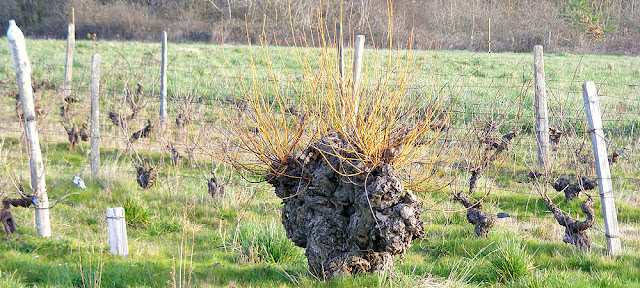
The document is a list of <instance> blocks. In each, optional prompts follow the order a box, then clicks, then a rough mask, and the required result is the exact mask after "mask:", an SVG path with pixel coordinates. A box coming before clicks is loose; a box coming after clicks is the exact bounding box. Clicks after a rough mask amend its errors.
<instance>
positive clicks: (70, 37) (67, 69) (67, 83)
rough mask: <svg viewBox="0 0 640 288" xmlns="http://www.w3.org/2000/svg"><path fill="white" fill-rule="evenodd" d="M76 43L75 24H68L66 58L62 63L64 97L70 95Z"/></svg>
mask: <svg viewBox="0 0 640 288" xmlns="http://www.w3.org/2000/svg"><path fill="white" fill-rule="evenodd" d="M75 45H76V28H75V25H73V24H69V27H68V29H67V60H66V61H65V65H64V82H63V83H62V93H63V95H64V97H65V98H66V97H69V95H71V76H72V70H73V49H74V48H75Z"/></svg>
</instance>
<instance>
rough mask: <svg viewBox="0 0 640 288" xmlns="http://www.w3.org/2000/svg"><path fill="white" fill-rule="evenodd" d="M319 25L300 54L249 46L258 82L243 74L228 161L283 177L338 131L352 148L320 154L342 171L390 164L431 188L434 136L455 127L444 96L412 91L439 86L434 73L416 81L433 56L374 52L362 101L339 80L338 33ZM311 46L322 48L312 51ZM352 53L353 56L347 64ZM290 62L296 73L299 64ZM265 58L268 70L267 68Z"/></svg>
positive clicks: (230, 125)
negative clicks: (291, 162)
mask: <svg viewBox="0 0 640 288" xmlns="http://www.w3.org/2000/svg"><path fill="white" fill-rule="evenodd" d="M319 15H321V13H319ZM318 18H319V23H320V25H317V28H316V29H315V30H314V34H312V35H316V36H315V37H311V39H307V38H306V37H302V39H301V40H300V41H297V42H296V43H298V44H299V45H300V46H301V47H298V46H294V47H287V48H284V47H280V46H278V45H275V46H268V45H266V44H264V43H262V45H261V46H260V47H259V48H258V49H256V48H254V47H251V46H250V57H251V69H250V72H248V73H249V74H250V77H247V78H248V79H246V80H245V78H243V77H240V79H241V80H240V81H239V86H240V88H241V89H240V92H239V93H238V95H236V98H237V102H242V103H245V104H243V105H242V107H243V108H242V109H244V110H243V111H240V113H228V115H232V116H228V117H227V118H226V119H225V128H226V129H228V131H227V135H228V140H230V142H231V143H232V144H234V145H233V146H235V148H236V149H231V150H229V151H227V153H231V152H230V151H235V152H234V154H233V155H231V154H229V155H226V156H225V160H226V161H228V162H231V163H233V164H234V165H235V166H236V167H239V168H242V169H245V170H249V171H251V172H255V173H257V174H259V175H266V174H272V175H276V176H281V175H284V173H285V172H284V171H285V170H286V167H283V166H282V165H284V163H286V162H287V159H294V161H298V160H295V159H296V157H297V156H299V154H300V152H301V151H303V150H305V149H307V148H308V147H310V146H311V145H329V144H319V143H320V140H321V139H322V138H323V137H325V136H327V135H329V134H333V135H339V137H341V138H342V139H345V140H347V142H348V143H349V145H348V147H329V148H331V149H322V150H323V151H324V152H322V153H320V155H319V156H318V157H325V156H327V155H328V154H331V155H332V156H336V157H339V158H340V159H343V160H344V165H350V166H352V167H356V166H357V167H358V168H357V171H358V172H357V173H368V172H369V171H372V170H373V168H375V167H377V166H378V165H380V164H382V163H387V164H390V165H392V166H393V168H394V169H396V171H398V173H399V174H400V175H402V176H403V179H404V182H405V183H404V184H405V187H406V188H408V189H412V190H414V191H430V189H431V190H432V189H433V183H432V182H433V181H432V179H434V178H435V177H436V176H438V171H439V170H438V169H439V168H438V167H439V166H437V165H436V164H437V163H438V161H439V156H440V154H441V153H439V151H440V147H439V145H438V142H437V141H436V139H437V137H438V135H439V133H440V131H441V130H442V128H443V127H444V126H445V125H446V123H447V122H448V121H449V114H448V113H447V112H444V111H445V110H448V109H450V108H451V107H443V102H444V98H445V97H443V95H438V93H439V92H437V90H436V89H433V88H426V89H424V88H423V89H415V88H412V87H410V84H412V83H414V82H412V81H418V82H419V83H420V85H421V86H422V87H431V86H434V85H435V82H436V79H434V77H433V74H432V73H431V75H430V76H428V77H427V79H413V75H414V74H417V73H416V71H417V70H418V69H420V68H421V67H423V66H425V64H424V63H425V62H426V61H424V60H425V56H426V52H422V53H424V55H422V56H420V57H415V56H414V55H413V54H414V52H413V51H412V50H411V46H408V49H406V50H402V49H401V48H397V49H392V48H393V47H390V49H389V50H388V51H389V52H388V55H384V52H383V51H380V50H378V49H377V48H375V47H374V48H373V49H369V50H368V51H367V52H366V57H365V60H364V65H363V72H362V74H363V75H362V78H361V83H360V87H361V88H360V89H359V91H356V92H355V93H358V95H352V93H354V89H353V83H352V81H351V80H349V79H351V78H350V77H349V76H348V75H344V79H341V77H340V73H339V64H338V63H339V62H338V52H337V51H338V49H336V47H335V44H334V43H337V41H336V39H333V38H332V37H337V36H339V33H335V34H334V33H332V32H329V31H327V30H326V27H327V25H325V24H324V22H323V19H322V18H321V16H318ZM304 35H306V34H304ZM264 38H265V34H264V33H263V35H262V37H261V39H264ZM389 42H390V43H391V41H389ZM309 43H311V44H309ZM249 44H250V43H249ZM313 45H318V46H319V47H310V46H313ZM345 50H347V49H345ZM349 54H350V53H348V50H347V52H345V57H347V56H349ZM274 55H275V56H274ZM385 57H387V58H386V59H385ZM292 59H293V60H295V61H294V63H295V64H296V65H297V67H291V64H290V63H291V62H292V61H291V60H292ZM257 61H259V62H260V65H262V66H264V67H266V69H263V70H266V72H261V71H259V69H258V64H257V63H256V62H257ZM345 62H346V61H345ZM287 63H289V66H290V67H287V65H286V64H287ZM280 66H282V67H284V68H281V67H280ZM345 73H349V71H345ZM265 74H266V79H265ZM430 83H431V84H434V85H429V84H430ZM354 96H357V97H354ZM350 99H359V103H358V105H355V103H349V101H350ZM448 104H451V103H448ZM453 105H455V101H453ZM355 107H359V108H358V109H355ZM356 111H357V112H356ZM237 115H239V116H237ZM352 119H355V121H353V120H352ZM326 151H333V152H326ZM323 154H327V155H323ZM345 155H348V156H345ZM352 163H362V165H354V164H352ZM298 164H300V163H298ZM333 169H335V170H336V172H337V173H338V174H340V175H343V176H353V174H351V175H344V174H342V169H341V167H333ZM286 176H289V177H301V175H286Z"/></svg>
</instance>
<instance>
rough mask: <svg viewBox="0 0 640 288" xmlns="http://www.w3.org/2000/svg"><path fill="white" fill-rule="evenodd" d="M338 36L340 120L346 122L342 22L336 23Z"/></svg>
mask: <svg viewBox="0 0 640 288" xmlns="http://www.w3.org/2000/svg"><path fill="white" fill-rule="evenodd" d="M336 34H337V35H336V37H337V39H336V46H337V48H338V72H339V74H340V75H339V76H340V79H339V81H340V83H339V84H340V119H341V120H342V121H344V118H345V115H346V112H345V109H346V107H345V106H346V104H347V99H344V95H345V94H344V56H343V51H344V44H343V43H344V42H343V37H342V22H340V21H338V22H337V23H336Z"/></svg>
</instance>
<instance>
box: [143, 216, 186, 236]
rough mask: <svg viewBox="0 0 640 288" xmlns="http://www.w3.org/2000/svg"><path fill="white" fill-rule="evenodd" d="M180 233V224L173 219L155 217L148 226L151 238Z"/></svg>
mask: <svg viewBox="0 0 640 288" xmlns="http://www.w3.org/2000/svg"><path fill="white" fill-rule="evenodd" d="M178 231H180V223H179V222H178V220H177V219H176V218H175V217H173V216H169V217H160V216H156V217H153V218H152V219H151V220H150V221H149V225H148V226H147V233H148V234H149V236H160V235H165V234H169V233H174V232H178Z"/></svg>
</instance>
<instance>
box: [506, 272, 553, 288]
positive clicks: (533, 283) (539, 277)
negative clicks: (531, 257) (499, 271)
mask: <svg viewBox="0 0 640 288" xmlns="http://www.w3.org/2000/svg"><path fill="white" fill-rule="evenodd" d="M555 285H558V284H557V283H555V279H553V278H552V277H550V276H549V274H548V271H540V270H536V271H535V272H533V273H529V274H527V275H525V276H523V277H520V278H518V279H517V280H513V281H510V282H508V283H506V286H507V287H527V288H545V287H555Z"/></svg>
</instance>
